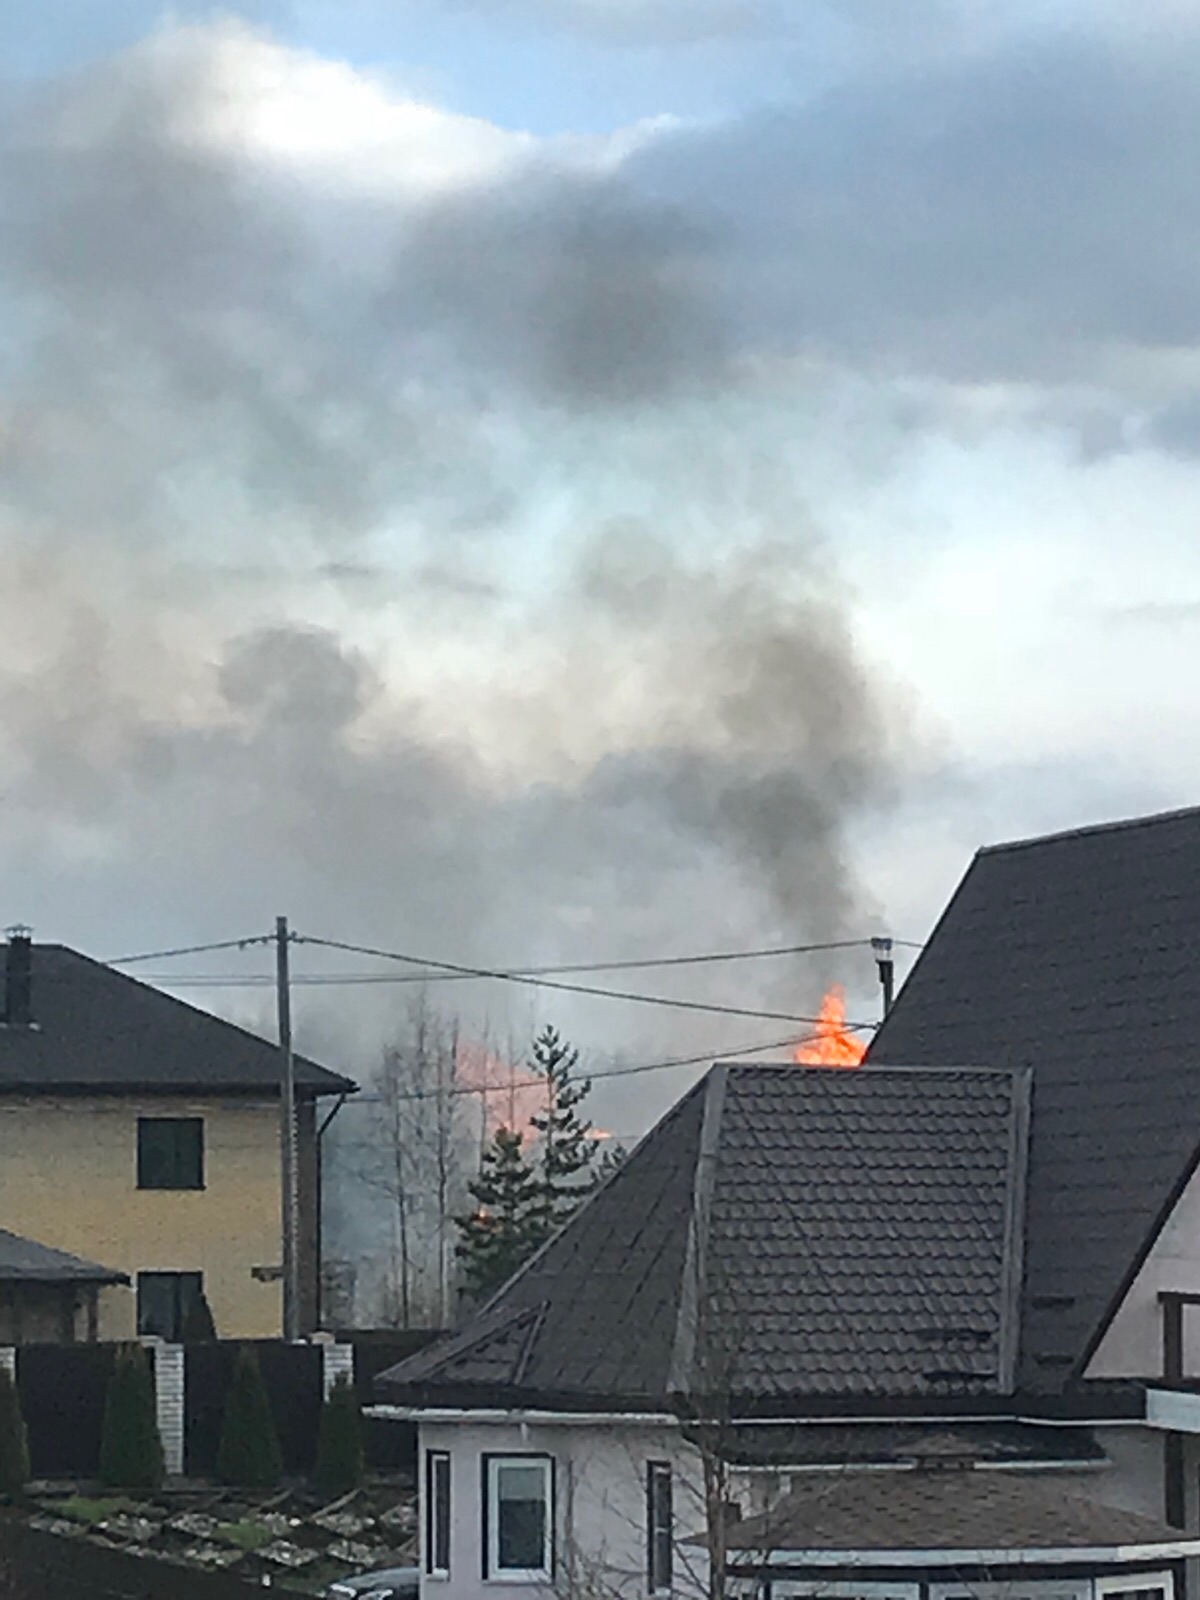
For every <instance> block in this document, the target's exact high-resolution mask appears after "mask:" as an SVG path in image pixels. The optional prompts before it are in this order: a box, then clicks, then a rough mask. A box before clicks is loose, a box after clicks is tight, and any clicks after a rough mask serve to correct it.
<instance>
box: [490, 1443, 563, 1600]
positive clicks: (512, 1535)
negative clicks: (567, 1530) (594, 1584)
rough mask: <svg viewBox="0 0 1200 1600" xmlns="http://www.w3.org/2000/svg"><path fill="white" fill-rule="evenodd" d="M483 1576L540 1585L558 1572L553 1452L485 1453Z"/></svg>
mask: <svg viewBox="0 0 1200 1600" xmlns="http://www.w3.org/2000/svg"><path fill="white" fill-rule="evenodd" d="M483 1460H484V1507H483V1522H484V1527H483V1548H484V1551H485V1553H486V1571H485V1574H484V1576H485V1577H488V1578H495V1579H500V1580H507V1581H508V1582H510V1583H541V1582H546V1581H548V1580H549V1579H550V1578H551V1577H552V1576H553V1571H554V1462H553V1460H552V1459H551V1457H549V1456H543V1455H514V1456H485V1457H484V1458H483Z"/></svg>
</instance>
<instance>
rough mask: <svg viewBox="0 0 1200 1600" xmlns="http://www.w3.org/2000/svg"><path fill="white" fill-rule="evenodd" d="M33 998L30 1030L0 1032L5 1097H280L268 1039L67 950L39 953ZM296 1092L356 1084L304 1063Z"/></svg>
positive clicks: (45, 947) (0, 1084)
mask: <svg viewBox="0 0 1200 1600" xmlns="http://www.w3.org/2000/svg"><path fill="white" fill-rule="evenodd" d="M0 965H2V963H0ZM2 986H3V974H2V973H0V987H2ZM32 993H33V1006H32V1014H33V1021H34V1026H32V1027H24V1026H5V1025H0V1094H5V1093H8V1094H11V1093H21V1094H29V1093H39V1092H44V1091H54V1090H58V1091H64V1092H86V1091H89V1090H90V1091H92V1092H95V1093H111V1092H113V1091H114V1090H136V1089H143V1090H147V1091H149V1092H155V1091H157V1092H176V1091H181V1090H183V1091H186V1090H198V1091H201V1092H203V1091H206V1090H218V1091H220V1090H228V1091H230V1092H239V1091H242V1092H244V1091H247V1090H260V1091H263V1092H265V1093H268V1094H271V1093H278V1090H279V1052H278V1050H277V1049H276V1047H275V1046H274V1045H273V1044H270V1043H269V1042H268V1041H267V1040H266V1039H261V1038H259V1036H258V1035H257V1034H253V1033H249V1032H247V1031H246V1029H244V1028H239V1027H237V1026H235V1025H234V1024H233V1023H231V1022H225V1021H224V1020H222V1019H221V1018H220V1017H214V1016H213V1015H212V1014H211V1013H210V1012H207V1011H200V1010H198V1009H197V1008H196V1007H195V1006H189V1005H187V1004H186V1003H185V1002H184V1001H182V1000H176V999H174V998H173V997H172V996H171V995H167V994H163V993H162V991H161V990H159V989H154V988H151V986H150V985H149V984H146V983H139V982H138V981H137V980H136V979H135V978H132V977H129V976H128V975H127V974H126V973H123V972H118V971H117V970H116V969H115V968H114V967H107V966H105V965H104V964H103V963H102V962H99V961H93V960H92V959H91V958H90V957H88V956H84V955H80V954H79V952H78V951H76V950H69V949H67V948H66V947H65V946H64V945H56V944H37V945H34V947H33V990H32ZM2 1014H3V1008H2V1007H0V1015H2ZM296 1087H297V1090H298V1091H299V1092H300V1093H301V1094H303V1095H319V1094H343V1093H347V1092H350V1091H352V1090H353V1089H354V1088H355V1085H354V1084H353V1083H352V1082H351V1081H350V1080H349V1079H348V1078H343V1077H341V1076H340V1075H339V1074H338V1073H336V1072H329V1071H327V1070H326V1068H324V1067H320V1066H317V1064H316V1063H315V1062H312V1061H307V1060H305V1059H304V1058H303V1057H299V1056H298V1057H297V1058H296Z"/></svg>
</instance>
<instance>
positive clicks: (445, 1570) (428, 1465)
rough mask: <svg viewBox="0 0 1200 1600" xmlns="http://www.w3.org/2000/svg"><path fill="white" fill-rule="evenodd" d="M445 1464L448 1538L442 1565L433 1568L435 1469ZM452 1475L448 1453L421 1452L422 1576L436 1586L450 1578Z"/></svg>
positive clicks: (434, 1560)
mask: <svg viewBox="0 0 1200 1600" xmlns="http://www.w3.org/2000/svg"><path fill="white" fill-rule="evenodd" d="M443 1461H444V1462H445V1464H446V1521H447V1524H448V1530H447V1531H448V1537H447V1540H446V1564H445V1566H444V1567H443V1566H438V1564H437V1543H438V1531H437V1530H438V1506H439V1503H440V1502H439V1497H438V1494H437V1470H436V1469H437V1466H438V1465H439V1464H440V1463H441V1462H443ZM452 1472H453V1465H452V1458H451V1455H450V1452H449V1450H436V1449H431V1450H426V1452H425V1496H426V1506H425V1517H424V1523H425V1530H424V1531H425V1561H424V1568H425V1576H426V1577H427V1578H433V1579H435V1580H437V1581H438V1582H439V1583H441V1582H444V1581H445V1579H447V1578H448V1577H449V1576H450V1541H451V1539H452V1538H453V1535H454V1491H453V1488H452V1484H451V1475H452Z"/></svg>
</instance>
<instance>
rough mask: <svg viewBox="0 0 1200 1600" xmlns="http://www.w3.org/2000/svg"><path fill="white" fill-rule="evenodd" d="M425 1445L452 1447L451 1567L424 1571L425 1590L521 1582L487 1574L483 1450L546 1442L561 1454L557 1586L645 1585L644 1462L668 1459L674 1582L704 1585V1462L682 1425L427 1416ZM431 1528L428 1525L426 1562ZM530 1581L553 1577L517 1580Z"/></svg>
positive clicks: (599, 1595)
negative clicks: (700, 1538)
mask: <svg viewBox="0 0 1200 1600" xmlns="http://www.w3.org/2000/svg"><path fill="white" fill-rule="evenodd" d="M419 1443H420V1457H419V1465H420V1470H421V1472H422V1483H423V1481H424V1479H423V1474H424V1463H425V1452H426V1450H446V1451H448V1452H449V1454H450V1479H451V1491H450V1492H451V1516H450V1529H451V1533H450V1538H451V1549H450V1576H449V1577H448V1578H433V1577H429V1576H427V1575H426V1576H423V1577H422V1595H423V1597H424V1600H480V1597H482V1596H484V1595H489V1596H494V1595H495V1594H496V1593H497V1591H500V1592H503V1591H504V1590H506V1589H511V1588H513V1587H514V1585H513V1583H512V1581H511V1580H492V1581H488V1580H486V1579H485V1578H484V1577H483V1556H484V1532H483V1496H482V1482H483V1458H484V1457H485V1456H487V1455H491V1454H501V1455H503V1454H509V1453H511V1454H514V1455H521V1454H523V1453H527V1452H538V1453H543V1454H546V1455H549V1456H551V1457H553V1459H554V1462H555V1482H556V1538H555V1550H556V1570H557V1582H556V1584H555V1590H556V1592H558V1593H560V1594H570V1595H573V1596H576V1595H577V1596H581V1597H582V1596H586V1597H592V1596H594V1597H595V1600H624V1597H629V1600H633V1597H635V1596H636V1597H638V1600H644V1597H645V1595H646V1467H647V1463H648V1462H650V1461H669V1462H670V1463H671V1465H672V1468H673V1481H674V1502H675V1530H676V1541H675V1568H676V1572H675V1578H676V1581H675V1592H676V1593H677V1594H680V1595H688V1594H693V1593H694V1594H697V1595H698V1594H702V1593H703V1592H704V1578H705V1572H704V1567H705V1561H704V1551H703V1549H702V1548H700V1547H693V1546H691V1545H690V1543H689V1541H690V1538H691V1537H692V1536H693V1535H699V1534H701V1533H702V1532H703V1528H704V1516H703V1511H702V1505H703V1498H702V1494H701V1483H702V1469H701V1464H700V1460H699V1457H698V1455H697V1454H696V1452H695V1451H694V1450H692V1449H691V1448H690V1447H689V1446H688V1445H687V1444H686V1443H685V1441H684V1440H683V1439H682V1437H681V1435H680V1433H679V1430H678V1429H677V1428H671V1427H667V1426H627V1425H612V1424H601V1423H596V1424H583V1425H580V1424H554V1425H549V1426H533V1425H530V1426H527V1427H521V1426H520V1425H515V1424H512V1423H495V1424H488V1423H466V1422H462V1423H452V1424H444V1423H442V1424H437V1423H423V1424H422V1425H421V1428H420V1430H419ZM424 1538H425V1529H424V1527H422V1529H421V1539H422V1569H424V1565H425V1561H424ZM516 1587H518V1588H523V1589H525V1590H526V1592H528V1590H529V1589H538V1588H545V1587H547V1586H545V1585H537V1584H531V1585H520V1584H518V1585H516Z"/></svg>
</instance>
